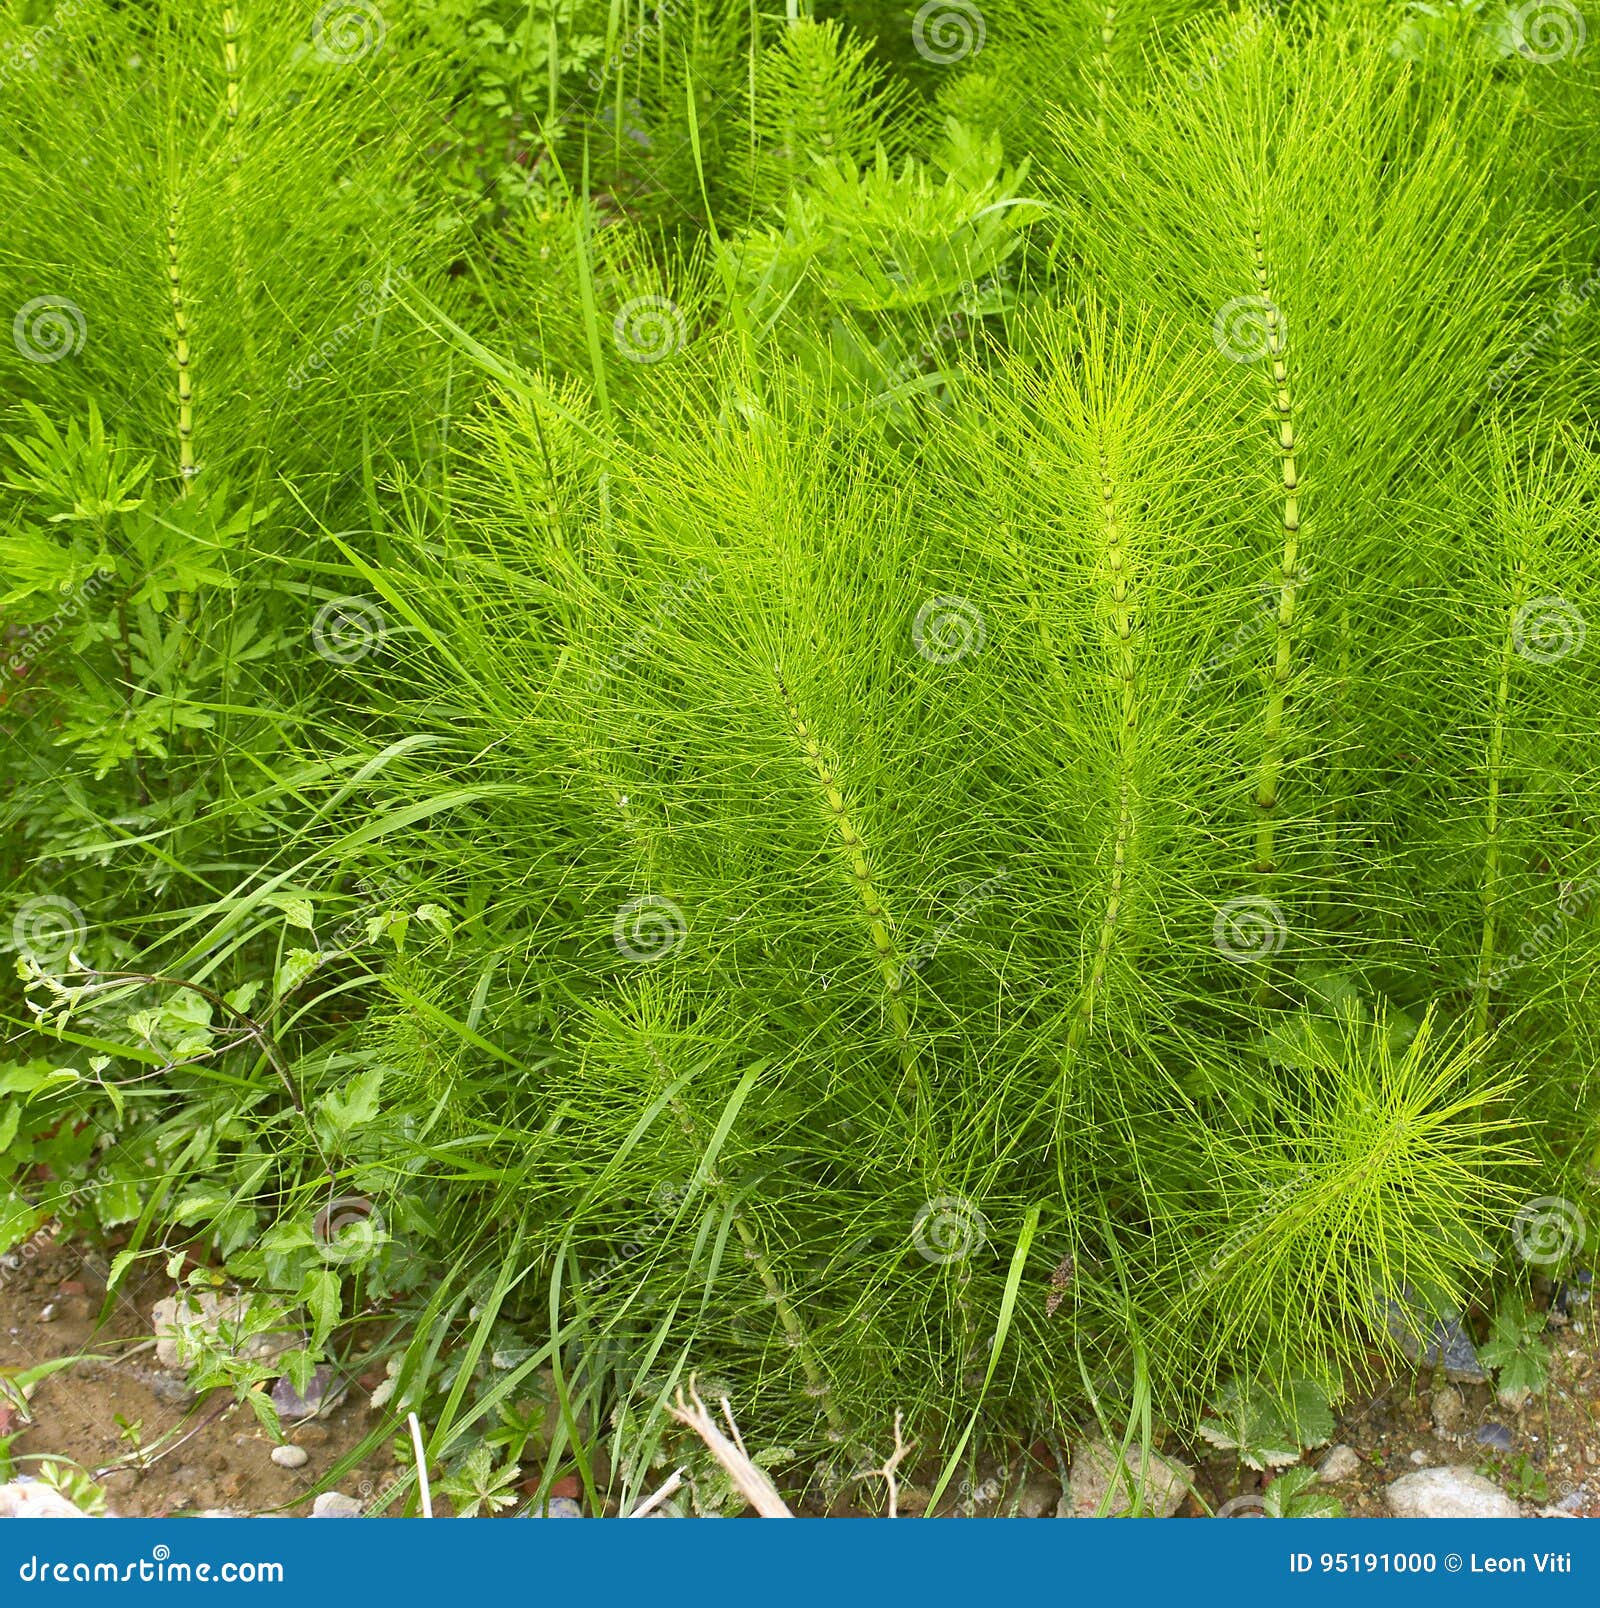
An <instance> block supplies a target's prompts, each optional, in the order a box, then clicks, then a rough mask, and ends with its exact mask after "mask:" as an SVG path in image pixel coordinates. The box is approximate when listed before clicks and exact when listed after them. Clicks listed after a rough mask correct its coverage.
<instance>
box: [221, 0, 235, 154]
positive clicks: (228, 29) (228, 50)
mask: <svg viewBox="0 0 1600 1608" xmlns="http://www.w3.org/2000/svg"><path fill="white" fill-rule="evenodd" d="M222 65H223V69H224V71H225V72H226V73H227V75H228V103H227V116H228V133H229V135H230V136H231V135H232V134H233V130H234V126H235V125H236V124H237V123H238V121H239V25H238V20H237V19H236V18H235V16H234V14H233V7H232V6H227V5H225V6H224V7H223V8H222ZM235 160H237V158H235Z"/></svg>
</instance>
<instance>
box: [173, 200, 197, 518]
mask: <svg viewBox="0 0 1600 1608" xmlns="http://www.w3.org/2000/svg"><path fill="white" fill-rule="evenodd" d="M167 290H168V293H169V294H170V295H171V297H172V341H173V352H174V356H175V357H176V360H177V366H178V388H177V402H178V477H179V479H180V480H181V481H182V482H183V492H182V495H184V496H188V494H189V482H190V481H191V480H193V479H194V476H195V464H194V387H193V383H192V381H191V380H190V377H189V318H188V314H187V313H186V312H185V311H184V306H183V275H182V272H181V271H180V269H179V266H178V203H177V202H176V201H174V202H173V203H172V205H171V207H170V208H169V209H168V211H167Z"/></svg>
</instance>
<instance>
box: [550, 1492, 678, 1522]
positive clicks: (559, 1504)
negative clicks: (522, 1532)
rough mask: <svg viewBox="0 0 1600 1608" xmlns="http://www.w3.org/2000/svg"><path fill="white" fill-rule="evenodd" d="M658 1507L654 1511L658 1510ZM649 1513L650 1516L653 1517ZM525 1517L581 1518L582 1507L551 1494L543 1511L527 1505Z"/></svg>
mask: <svg viewBox="0 0 1600 1608" xmlns="http://www.w3.org/2000/svg"><path fill="white" fill-rule="evenodd" d="M660 1511H661V1510H660V1509H659V1508H658V1509H657V1510H656V1512H658V1513H659V1512H660ZM654 1516H655V1515H654V1514H651V1515H650V1517H652V1518H653V1517H654ZM522 1517H523V1518H525V1519H581V1518H582V1517H583V1509H582V1508H581V1507H579V1506H578V1504H577V1503H576V1502H574V1501H573V1500H572V1498H571V1497H570V1496H552V1497H551V1498H550V1500H549V1501H548V1502H547V1503H546V1504H545V1511H544V1512H543V1513H541V1512H539V1510H538V1509H537V1508H535V1507H533V1506H531V1505H530V1506H529V1507H528V1508H527V1509H526V1510H525V1511H524V1512H523V1514H522ZM662 1517H663V1518H670V1517H673V1515H671V1514H662Z"/></svg>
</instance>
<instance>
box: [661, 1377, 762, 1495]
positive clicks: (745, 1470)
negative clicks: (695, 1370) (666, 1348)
mask: <svg viewBox="0 0 1600 1608" xmlns="http://www.w3.org/2000/svg"><path fill="white" fill-rule="evenodd" d="M689 1401H690V1402H692V1403H693V1405H692V1406H690V1405H689V1403H686V1402H685V1401H684V1399H683V1386H682V1385H679V1386H678V1402H677V1405H676V1406H675V1407H669V1408H668V1409H667V1411H668V1412H669V1413H671V1414H672V1416H673V1417H674V1418H676V1419H677V1421H678V1422H679V1423H680V1424H687V1425H688V1426H689V1428H690V1429H692V1430H693V1431H694V1432H695V1434H697V1435H698V1436H699V1437H700V1439H701V1440H703V1441H704V1442H705V1443H706V1447H707V1449H708V1450H709V1451H710V1453H711V1455H712V1456H713V1457H714V1458H716V1460H717V1461H718V1462H719V1463H721V1464H722V1466H723V1467H724V1468H725V1469H726V1470H727V1471H728V1476H729V1478H731V1479H732V1481H733V1483H734V1484H735V1485H737V1486H738V1487H739V1491H740V1494H741V1495H743V1497H744V1499H745V1501H747V1502H748V1503H749V1504H750V1506H751V1507H753V1508H754V1509H755V1510H756V1512H757V1513H759V1514H760V1515H761V1517H762V1518H764V1519H792V1518H793V1517H794V1514H792V1513H791V1512H790V1511H789V1506H788V1504H787V1503H786V1502H785V1501H784V1500H783V1498H782V1497H781V1496H779V1495H778V1488H777V1486H775V1485H774V1484H773V1483H772V1481H771V1480H770V1479H768V1478H767V1475H766V1473H765V1471H764V1470H762V1469H760V1468H758V1467H757V1466H756V1464H755V1463H753V1462H752V1461H751V1460H750V1459H749V1458H748V1457H747V1456H745V1454H744V1453H743V1452H742V1451H740V1450H739V1448H738V1447H737V1446H736V1445H734V1443H733V1442H732V1441H731V1440H729V1439H728V1437H727V1436H726V1435H724V1434H723V1433H722V1431H721V1430H720V1429H718V1428H717V1425H716V1421H715V1420H714V1419H713V1418H712V1416H711V1414H710V1413H709V1412H707V1411H706V1404H705V1403H704V1402H703V1401H701V1399H700V1392H699V1391H697V1390H696V1389H695V1387H694V1377H693V1375H691V1376H690V1378H689ZM722 1405H723V1409H724V1411H726V1412H727V1413H728V1423H729V1424H730V1425H732V1424H733V1413H732V1411H731V1410H730V1409H729V1408H728V1404H727V1402H726V1400H724V1402H723V1404H722ZM733 1432H734V1434H735V1435H737V1434H738V1433H739V1431H738V1429H737V1428H736V1427H735V1428H734V1431H733Z"/></svg>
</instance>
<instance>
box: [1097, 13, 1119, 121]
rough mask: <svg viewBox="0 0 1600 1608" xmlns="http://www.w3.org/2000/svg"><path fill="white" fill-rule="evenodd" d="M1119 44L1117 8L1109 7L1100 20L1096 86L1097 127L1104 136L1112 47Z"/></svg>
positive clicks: (1109, 87) (1109, 88)
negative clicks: (1098, 64)
mask: <svg viewBox="0 0 1600 1608" xmlns="http://www.w3.org/2000/svg"><path fill="white" fill-rule="evenodd" d="M1116 42H1117V8H1116V7H1115V6H1107V7H1106V8H1105V12H1104V14H1103V15H1102V16H1101V18H1100V49H1099V52H1098V55H1099V58H1100V73H1099V78H1098V81H1097V82H1096V84H1095V99H1096V101H1097V103H1098V104H1097V105H1096V108H1095V114H1094V116H1095V126H1096V128H1097V129H1098V130H1099V131H1100V132H1101V133H1102V134H1103V133H1104V132H1105V127H1106V96H1107V95H1108V94H1109V93H1110V90H1111V47H1112V46H1113V45H1114V44H1115V43H1116Z"/></svg>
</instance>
